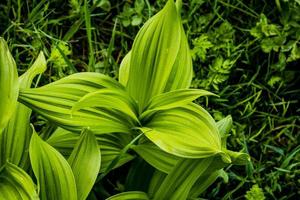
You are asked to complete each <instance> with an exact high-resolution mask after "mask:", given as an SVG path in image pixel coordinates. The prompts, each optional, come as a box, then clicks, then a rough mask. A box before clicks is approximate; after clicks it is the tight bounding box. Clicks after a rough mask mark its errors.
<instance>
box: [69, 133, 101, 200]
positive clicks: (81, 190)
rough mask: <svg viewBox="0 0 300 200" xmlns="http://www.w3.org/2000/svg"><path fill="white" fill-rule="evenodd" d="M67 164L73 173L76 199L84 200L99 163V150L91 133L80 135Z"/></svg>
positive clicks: (90, 187)
mask: <svg viewBox="0 0 300 200" xmlns="http://www.w3.org/2000/svg"><path fill="white" fill-rule="evenodd" d="M68 162H69V164H70V166H71V168H72V170H73V173H74V177H75V182H76V186H77V197H78V199H79V200H81V199H82V200H85V199H86V198H87V196H88V194H89V193H90V191H91V190H92V187H93V185H94V183H95V181H96V179H97V176H98V173H99V171H100V163H101V154H100V149H99V147H98V144H97V140H96V137H95V136H94V134H93V133H92V132H91V131H89V130H84V131H83V132H82V133H81V136H80V138H79V140H78V141H77V143H76V145H75V148H74V150H73V151H72V154H71V155H70V157H69V159H68Z"/></svg>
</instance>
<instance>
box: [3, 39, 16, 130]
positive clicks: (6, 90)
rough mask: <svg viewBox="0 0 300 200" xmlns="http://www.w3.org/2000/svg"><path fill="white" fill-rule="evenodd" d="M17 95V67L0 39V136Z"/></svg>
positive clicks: (11, 112) (12, 109)
mask: <svg viewBox="0 0 300 200" xmlns="http://www.w3.org/2000/svg"><path fill="white" fill-rule="evenodd" d="M18 93H19V84H18V72H17V66H16V63H15V61H14V59H13V57H12V55H11V53H10V52H9V49H8V46H7V43H6V41H5V40H4V39H3V38H1V37H0V94H1V100H0V134H1V132H2V130H3V129H4V128H5V127H6V125H7V123H8V121H9V119H10V118H11V116H12V115H13V113H14V111H15V109H16V105H17V98H18Z"/></svg>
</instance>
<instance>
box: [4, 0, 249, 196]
mask: <svg viewBox="0 0 300 200" xmlns="http://www.w3.org/2000/svg"><path fill="white" fill-rule="evenodd" d="M180 6H181V2H180V1H178V2H176V4H175V3H174V2H173V0H169V1H168V2H167V4H166V6H165V7H164V8H163V9H162V10H161V11H160V12H159V13H157V14H156V15H155V16H154V17H152V18H151V19H149V20H148V21H147V22H146V24H145V25H144V26H143V27H142V28H141V30H140V31H139V33H138V35H137V36H136V38H135V40H134V43H133V47H132V50H131V51H130V52H129V53H128V54H127V55H126V57H125V58H124V60H123V61H122V63H121V67H120V73H119V82H117V81H115V80H114V79H112V78H110V77H108V76H105V75H103V74H99V73H93V72H85V73H76V74H73V75H70V76H68V77H65V78H62V79H61V80H58V81H56V82H53V83H50V84H48V85H45V86H43V87H40V88H34V89H31V88H30V85H31V82H32V80H33V78H34V77H35V76H36V75H37V74H40V73H43V72H44V71H45V69H46V61H45V58H44V56H43V54H42V53H41V54H40V55H39V57H38V59H37V60H36V62H35V63H34V64H33V66H32V67H31V68H30V69H29V70H28V71H27V72H26V73H25V74H23V75H22V76H20V77H19V78H18V77H17V76H18V75H17V69H16V64H15V62H14V60H13V58H12V56H11V55H10V53H9V50H8V47H7V45H6V43H5V41H4V40H3V39H1V40H0V42H1V49H0V56H1V57H0V58H1V59H0V93H1V100H0V131H1V135H0V145H1V146H0V156H1V157H0V166H1V167H0V199H39V198H40V199H55V200H64V199H70V200H73V199H74V200H76V199H86V198H87V197H88V195H89V193H90V192H91V191H92V188H93V187H94V190H95V191H96V190H97V188H96V187H100V186H101V185H99V184H97V183H99V182H101V180H102V179H103V178H104V177H105V176H106V175H107V174H108V173H109V172H110V171H112V170H114V169H115V168H117V167H119V166H121V165H123V164H124V163H127V162H129V161H131V162H132V163H131V165H130V166H131V168H130V170H129V172H128V175H127V179H126V181H125V184H124V190H123V191H125V192H122V193H120V194H117V195H114V196H111V197H109V195H108V194H106V196H103V197H101V198H108V199H112V200H114V199H154V200H156V199H157V200H162V199H176V200H180V199H192V198H197V197H199V195H201V193H202V192H203V191H205V190H206V189H207V188H208V187H209V186H210V185H211V184H212V183H213V182H214V181H215V180H216V179H217V177H220V176H221V177H223V178H225V179H226V173H225V172H224V171H223V170H222V168H224V167H225V166H228V165H230V164H245V163H247V161H248V159H249V157H248V155H247V154H244V153H238V152H233V151H230V150H227V149H226V137H227V134H228V132H229V130H230V126H231V123H232V120H231V118H230V116H229V117H226V118H225V119H223V120H221V121H219V122H217V123H216V122H215V121H214V119H213V118H212V117H211V116H210V114H209V113H208V112H207V111H205V109H203V108H202V107H201V106H200V105H197V104H195V103H193V102H192V101H193V100H195V99H197V98H198V97H200V96H204V95H213V94H212V93H210V92H207V91H204V90H196V89H188V88H189V87H190V84H191V79H192V61H191V56H190V50H189V47H188V43H187V39H186V36H185V33H184V30H183V27H182V23H181V19H180ZM17 99H18V101H19V102H20V103H19V102H17ZM24 105H26V106H27V107H26V106H24ZM31 109H32V110H34V111H35V112H36V113H38V114H40V115H41V116H43V117H44V118H46V119H48V120H49V121H50V122H51V123H53V124H55V125H57V126H58V127H59V128H57V130H55V131H54V132H51V131H45V132H42V133H40V134H37V133H36V132H35V131H34V128H33V126H30V125H29V119H30V114H31ZM27 172H28V173H29V174H31V175H32V176H31V177H32V178H31V177H30V176H29V175H28V174H27ZM35 184H37V185H35ZM92 193H93V192H92ZM91 196H92V194H91ZM94 197H95V196H94ZM89 198H90V197H89Z"/></svg>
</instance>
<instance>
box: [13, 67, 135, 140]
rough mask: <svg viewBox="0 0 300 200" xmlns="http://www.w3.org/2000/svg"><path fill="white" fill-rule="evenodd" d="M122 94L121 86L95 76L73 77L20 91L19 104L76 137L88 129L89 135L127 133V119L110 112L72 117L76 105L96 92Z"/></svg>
mask: <svg viewBox="0 0 300 200" xmlns="http://www.w3.org/2000/svg"><path fill="white" fill-rule="evenodd" d="M105 88H106V89H111V90H121V91H122V90H123V91H124V88H123V86H122V85H121V84H119V83H118V82H116V81H115V80H113V79H112V78H110V77H108V76H105V75H102V74H99V73H89V72H86V73H77V74H73V75H70V76H68V77H66V78H63V79H61V80H59V81H56V82H53V83H51V84H48V85H46V86H43V87H41V88H36V89H26V90H21V91H20V97H19V101H20V102H22V103H23V104H25V105H26V106H28V107H30V108H31V109H33V110H34V111H36V112H37V113H39V114H41V115H43V116H44V117H46V118H47V119H49V120H50V121H52V122H54V123H55V124H57V125H58V126H61V127H63V128H65V129H67V130H69V131H72V132H77V133H79V132H80V131H81V130H82V128H85V127H90V129H91V131H93V133H95V134H96V135H97V134H103V133H112V132H122V133H124V132H125V133H128V132H130V129H131V127H132V126H134V125H135V123H134V122H132V121H131V120H130V119H128V116H127V115H124V114H123V113H121V112H119V111H116V110H113V109H111V108H86V109H80V110H78V111H77V112H74V113H72V111H71V109H72V107H73V106H74V105H75V103H76V102H77V101H79V100H80V99H81V98H82V97H83V96H85V95H86V94H88V93H91V92H95V91H98V90H99V89H100V90H101V89H105Z"/></svg>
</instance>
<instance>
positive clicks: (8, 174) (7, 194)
mask: <svg viewBox="0 0 300 200" xmlns="http://www.w3.org/2000/svg"><path fill="white" fill-rule="evenodd" d="M0 199H7V200H17V199H22V200H37V199H39V197H38V194H37V192H36V188H35V185H34V183H33V181H32V179H31V178H30V176H29V175H28V174H26V172H25V171H23V170H22V169H21V168H19V167H18V166H16V165H14V164H11V163H6V164H5V165H4V166H2V167H1V168H0Z"/></svg>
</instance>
